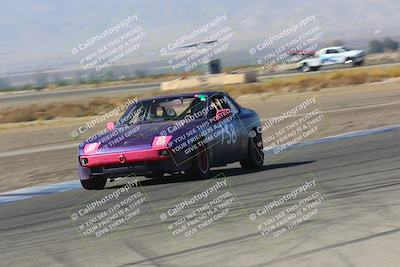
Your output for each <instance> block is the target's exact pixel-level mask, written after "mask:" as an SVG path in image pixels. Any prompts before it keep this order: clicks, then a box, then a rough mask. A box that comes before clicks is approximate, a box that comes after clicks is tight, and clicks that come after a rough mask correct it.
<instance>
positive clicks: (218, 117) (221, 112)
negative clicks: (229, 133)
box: [215, 108, 231, 121]
mask: <svg viewBox="0 0 400 267" xmlns="http://www.w3.org/2000/svg"><path fill="white" fill-rule="evenodd" d="M230 113H231V111H230V110H229V109H228V108H224V109H220V110H217V114H216V115H215V121H220V120H221V119H223V118H224V117H226V116H227V115H229V114H230Z"/></svg>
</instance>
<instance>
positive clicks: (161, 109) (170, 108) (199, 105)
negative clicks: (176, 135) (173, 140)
mask: <svg viewBox="0 0 400 267" xmlns="http://www.w3.org/2000/svg"><path fill="white" fill-rule="evenodd" d="M205 106H206V99H205V98H204V97H203V96H196V97H185V98H184V97H182V98H163V99H155V100H150V101H145V102H141V103H138V104H135V105H134V106H133V107H132V108H131V109H129V110H128V111H127V112H126V113H125V114H124V115H123V116H122V117H121V119H120V120H119V122H118V123H119V124H122V125H136V124H142V123H153V122H161V121H169V120H181V119H183V118H185V117H186V116H191V115H193V114H194V113H198V112H199V111H201V110H202V109H204V108H205ZM200 114H201V113H200ZM203 116H204V115H200V116H196V118H201V117H203Z"/></svg>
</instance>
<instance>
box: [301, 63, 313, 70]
mask: <svg viewBox="0 0 400 267" xmlns="http://www.w3.org/2000/svg"><path fill="white" fill-rule="evenodd" d="M300 71H301V72H309V71H311V68H310V66H308V64H307V63H304V64H303V66H301V68H300Z"/></svg>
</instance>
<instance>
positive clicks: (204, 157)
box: [186, 145, 210, 179]
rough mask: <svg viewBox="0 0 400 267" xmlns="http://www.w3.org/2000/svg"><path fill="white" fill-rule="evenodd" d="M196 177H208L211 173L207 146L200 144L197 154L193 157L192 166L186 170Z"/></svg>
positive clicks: (188, 173) (187, 173)
mask: <svg viewBox="0 0 400 267" xmlns="http://www.w3.org/2000/svg"><path fill="white" fill-rule="evenodd" d="M186 175H190V176H192V177H195V178H200V179H207V178H208V177H209V175H210V155H209V153H208V150H207V146H205V145H201V146H198V148H197V151H196V155H195V156H194V157H193V159H192V168H191V169H190V170H189V171H188V172H186Z"/></svg>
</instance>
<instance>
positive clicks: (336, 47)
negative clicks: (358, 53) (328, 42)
mask: <svg viewBox="0 0 400 267" xmlns="http://www.w3.org/2000/svg"><path fill="white" fill-rule="evenodd" d="M343 47H344V46H331V47H325V48H323V49H321V50H327V49H339V48H343Z"/></svg>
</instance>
